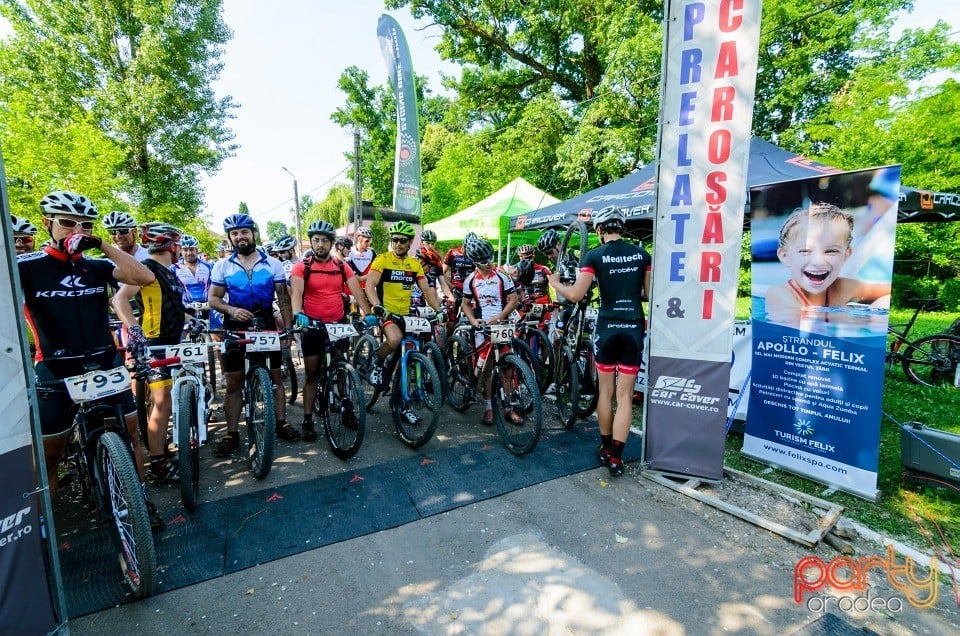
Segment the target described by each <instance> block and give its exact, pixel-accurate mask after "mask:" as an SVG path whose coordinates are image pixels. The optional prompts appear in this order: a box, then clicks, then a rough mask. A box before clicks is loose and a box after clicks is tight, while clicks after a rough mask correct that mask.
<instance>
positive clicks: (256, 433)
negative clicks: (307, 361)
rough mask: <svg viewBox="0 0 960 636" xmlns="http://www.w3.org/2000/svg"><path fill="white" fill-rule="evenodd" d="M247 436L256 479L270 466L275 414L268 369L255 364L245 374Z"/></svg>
mask: <svg viewBox="0 0 960 636" xmlns="http://www.w3.org/2000/svg"><path fill="white" fill-rule="evenodd" d="M247 382H249V384H250V386H249V389H250V390H249V392H248V395H247V437H248V439H249V442H248V443H249V451H248V453H249V457H250V470H251V471H253V476H254V477H255V478H257V479H263V478H264V477H266V476H267V475H268V474H269V473H270V468H271V466H273V453H274V450H275V447H276V443H277V416H276V411H274V404H273V381H272V380H271V379H270V372H269V371H267V370H266V369H264V368H263V367H255V368H254V369H253V370H252V372H251V373H250V374H249V375H248V376H247Z"/></svg>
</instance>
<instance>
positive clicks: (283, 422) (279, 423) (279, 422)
mask: <svg viewBox="0 0 960 636" xmlns="http://www.w3.org/2000/svg"><path fill="white" fill-rule="evenodd" d="M286 425H287V420H277V428H283V427H284V426H286Z"/></svg>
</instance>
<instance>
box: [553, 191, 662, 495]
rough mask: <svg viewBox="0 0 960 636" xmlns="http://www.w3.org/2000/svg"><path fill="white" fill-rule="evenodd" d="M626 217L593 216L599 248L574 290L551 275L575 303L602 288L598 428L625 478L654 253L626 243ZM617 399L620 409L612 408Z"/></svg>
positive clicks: (606, 453) (616, 211) (617, 212)
mask: <svg viewBox="0 0 960 636" xmlns="http://www.w3.org/2000/svg"><path fill="white" fill-rule="evenodd" d="M626 218H627V217H626V213H625V212H624V211H623V210H622V209H621V208H617V207H614V206H607V207H605V208H603V209H601V210H599V211H598V212H597V213H596V214H594V215H593V227H594V229H595V230H596V232H597V235H598V236H599V238H600V246H599V247H595V248H594V249H592V250H590V251H589V252H587V255H586V257H585V258H584V260H583V265H582V266H581V267H580V272H579V273H578V274H577V279H576V282H574V283H573V285H572V286H568V285H564V284H563V283H561V282H560V276H559V275H558V274H551V275H550V285H551V286H552V287H553V288H554V289H555V290H557V293H558V294H559V295H561V296H563V297H564V298H566V299H567V300H569V301H571V302H574V303H575V302H577V301H579V300H580V299H581V298H583V296H584V295H585V294H586V293H587V292H588V291H589V289H590V286H591V285H592V284H593V281H594V279H596V280H597V283H598V285H599V287H600V314H599V316H598V318H597V327H596V330H595V331H594V336H593V346H594V352H595V356H596V361H597V377H598V384H599V386H598V388H597V391H598V394H599V398H598V400H597V422H598V423H599V425H600V449H599V452H598V458H599V460H600V463H601V464H605V465H606V466H607V467H608V468H609V469H610V474H611V475H613V476H615V477H619V476H620V475H622V474H623V461H622V460H621V457H622V456H623V448H624V445H625V444H626V442H627V435H628V434H629V432H630V422H631V421H632V418H633V387H634V383H635V382H636V379H637V372H638V371H639V370H640V362H641V359H642V356H643V333H644V314H643V306H642V305H641V300H644V299H646V298H648V295H647V294H648V292H649V290H650V255H649V254H648V253H647V251H646V250H644V249H643V248H642V247H639V246H636V245H631V244H630V243H627V242H625V241H624V240H623V239H622V235H623V230H624V226H625V225H626ZM614 395H616V400H617V408H616V411H615V412H614V410H613V399H614Z"/></svg>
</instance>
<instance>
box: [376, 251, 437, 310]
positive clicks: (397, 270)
mask: <svg viewBox="0 0 960 636" xmlns="http://www.w3.org/2000/svg"><path fill="white" fill-rule="evenodd" d="M370 271H376V272H380V282H379V283H378V284H377V296H378V297H379V298H380V303H381V304H382V305H383V306H384V307H386V308H387V311H389V312H390V313H394V314H397V315H398V316H406V315H407V314H409V313H410V296H411V294H412V291H413V286H414V285H416V284H417V281H418V280H424V279H425V278H426V276H425V275H424V273H423V267H422V266H421V265H420V261H418V260H417V259H415V258H414V257H412V256H410V255H409V254H406V255H404V256H403V257H399V256H397V255H396V254H394V253H393V252H387V253H386V254H381V255H380V256H378V257H376V258H375V259H373V263H371V264H370Z"/></svg>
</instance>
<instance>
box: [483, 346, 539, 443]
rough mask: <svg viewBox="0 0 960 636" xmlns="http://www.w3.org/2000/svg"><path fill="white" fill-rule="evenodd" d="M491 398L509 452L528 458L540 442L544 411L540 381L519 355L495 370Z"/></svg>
mask: <svg viewBox="0 0 960 636" xmlns="http://www.w3.org/2000/svg"><path fill="white" fill-rule="evenodd" d="M490 394H491V398H492V405H493V421H494V422H495V423H496V425H497V432H498V433H500V438H501V439H502V440H503V443H504V444H505V445H506V447H507V449H508V450H509V451H510V452H511V453H514V454H515V455H526V454H527V453H529V452H530V451H532V450H533V449H534V447H535V446H536V445H537V442H539V441H540V431H541V429H542V428H543V408H542V405H541V403H540V389H539V387H537V380H536V377H535V376H534V374H533V371H532V370H531V369H530V367H529V366H527V364H526V363H525V362H524V361H523V360H521V359H520V358H519V357H517V356H516V355H515V354H512V353H511V354H509V355H506V356H504V357H503V358H502V359H501V360H500V361H499V362H498V363H497V365H496V366H495V367H494V370H493V383H492V385H491V389H490Z"/></svg>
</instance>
